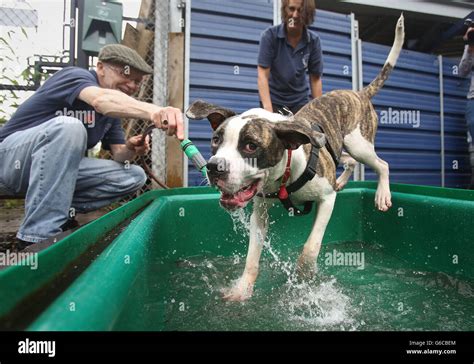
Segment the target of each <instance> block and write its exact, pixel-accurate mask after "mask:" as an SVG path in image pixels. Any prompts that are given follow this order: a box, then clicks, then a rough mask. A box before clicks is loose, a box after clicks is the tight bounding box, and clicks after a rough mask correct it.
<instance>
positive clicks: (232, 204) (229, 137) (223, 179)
mask: <svg viewBox="0 0 474 364" xmlns="http://www.w3.org/2000/svg"><path fill="white" fill-rule="evenodd" d="M186 116H187V117H188V118H189V119H204V118H207V119H208V120H209V122H210V124H211V127H212V129H213V130H214V134H213V136H212V140H211V151H212V156H211V158H210V159H209V161H208V164H207V170H208V179H209V183H210V184H211V185H213V186H217V187H218V188H219V190H220V191H221V200H220V202H221V205H222V206H223V207H225V208H227V209H229V210H233V209H237V208H242V207H245V206H246V205H247V204H248V202H249V201H250V200H252V198H253V197H254V196H255V195H256V194H257V192H258V191H259V190H261V189H262V187H263V186H264V185H265V183H266V178H267V176H268V175H269V173H268V171H269V170H270V169H271V168H274V167H276V166H280V165H281V163H280V162H281V161H282V159H283V156H284V152H285V149H298V148H299V147H300V146H301V145H302V144H307V143H311V144H313V145H314V146H316V147H318V148H321V147H322V146H324V144H325V142H326V140H325V136H324V135H323V134H321V133H318V132H316V131H314V130H312V129H311V128H310V127H308V126H307V124H305V123H301V122H298V118H297V116H296V117H293V118H289V117H285V116H282V115H279V114H274V113H270V112H268V111H265V110H263V109H251V110H249V111H246V112H245V113H243V114H241V115H237V114H236V113H235V112H234V111H232V110H229V109H226V108H223V107H220V106H216V105H212V104H209V103H207V102H204V101H195V102H194V103H193V104H192V105H191V106H190V107H189V108H188V110H187V111H186ZM282 168H284V166H282Z"/></svg>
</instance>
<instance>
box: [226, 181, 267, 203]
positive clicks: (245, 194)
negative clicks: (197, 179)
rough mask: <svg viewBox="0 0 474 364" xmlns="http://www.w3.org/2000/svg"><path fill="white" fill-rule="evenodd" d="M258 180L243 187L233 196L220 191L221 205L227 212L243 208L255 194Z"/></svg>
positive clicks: (258, 183)
mask: <svg viewBox="0 0 474 364" xmlns="http://www.w3.org/2000/svg"><path fill="white" fill-rule="evenodd" d="M259 185H260V180H256V181H254V182H252V183H251V184H249V185H246V186H244V187H243V188H241V189H240V190H238V191H237V192H236V193H234V194H230V193H226V192H224V191H221V192H222V194H221V200H220V202H221V205H222V206H223V207H224V208H226V209H228V210H235V209H239V208H243V207H245V206H246V205H247V204H248V202H249V201H250V200H251V199H252V198H253V197H254V196H255V195H256V194H257V191H258V188H259Z"/></svg>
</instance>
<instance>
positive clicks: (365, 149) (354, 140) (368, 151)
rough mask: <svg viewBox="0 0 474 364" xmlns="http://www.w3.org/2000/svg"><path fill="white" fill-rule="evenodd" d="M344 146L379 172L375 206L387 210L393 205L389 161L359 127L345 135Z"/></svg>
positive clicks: (361, 161) (358, 159) (353, 155)
mask: <svg viewBox="0 0 474 364" xmlns="http://www.w3.org/2000/svg"><path fill="white" fill-rule="evenodd" d="M344 148H346V150H347V151H348V152H349V154H350V155H351V156H352V157H354V158H355V159H356V160H357V161H358V162H360V163H364V164H365V165H368V166H369V167H370V168H372V169H373V170H374V171H375V172H376V173H377V175H378V177H379V180H378V186H377V191H376V193H375V207H376V208H378V209H379V210H380V211H387V210H388V209H389V208H390V207H391V206H392V201H391V194H390V184H389V177H388V175H389V168H388V163H387V162H385V161H384V160H382V159H380V158H379V157H378V156H377V154H376V153H375V148H374V145H373V144H372V143H371V142H369V141H368V140H367V139H366V138H364V137H363V136H362V134H361V132H360V128H359V127H357V128H356V129H354V131H352V132H351V133H349V134H347V135H346V136H345V137H344Z"/></svg>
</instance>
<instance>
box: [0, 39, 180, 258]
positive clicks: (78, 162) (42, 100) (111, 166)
mask: <svg viewBox="0 0 474 364" xmlns="http://www.w3.org/2000/svg"><path fill="white" fill-rule="evenodd" d="M152 72H153V70H152V69H151V67H150V66H149V65H148V64H147V63H146V62H145V61H144V60H143V59H142V58H141V57H140V55H139V54H138V53H137V52H135V51H134V50H132V49H130V48H128V47H125V46H123V45H119V44H113V45H107V46H105V47H103V48H102V49H101V51H100V53H99V61H98V63H97V70H96V71H88V70H85V69H82V68H79V67H67V68H64V69H62V70H60V71H58V72H56V73H55V74H54V75H53V76H52V77H50V78H49V79H48V80H46V82H45V83H44V84H43V85H42V86H41V87H40V88H39V89H38V90H37V91H36V92H35V93H34V94H33V95H32V96H31V97H30V98H29V99H27V100H26V101H25V102H24V103H23V104H22V105H21V106H20V107H19V108H18V110H17V111H16V112H15V114H14V115H13V116H12V118H11V119H10V120H9V121H8V122H7V123H6V124H5V126H4V127H2V128H1V129H0V184H1V185H3V186H4V187H6V188H7V189H8V190H9V191H10V192H11V193H13V194H25V195H26V199H25V217H24V219H23V221H22V224H21V226H20V229H19V231H18V233H17V238H18V240H19V241H18V242H17V246H18V247H19V248H20V249H21V247H26V246H28V245H31V244H32V243H38V242H41V241H43V240H46V239H48V238H50V237H52V236H55V235H57V234H59V233H61V232H62V231H65V230H67V229H68V228H70V227H71V224H69V222H68V216H69V209H70V208H71V207H72V208H74V209H75V210H77V211H78V212H87V211H92V210H96V209H98V208H100V207H103V206H106V205H108V204H110V203H112V202H113V201H116V200H118V199H120V198H122V197H124V196H126V195H128V194H131V193H134V192H135V191H137V190H138V189H139V188H140V187H141V186H142V185H143V184H144V183H145V181H146V176H145V173H144V172H143V170H142V169H141V168H140V167H138V166H135V165H132V164H130V163H129V162H131V161H132V160H133V159H134V158H135V156H137V155H143V154H146V153H147V152H148V150H149V144H148V141H145V143H144V145H142V144H141V136H133V137H131V138H129V139H128V140H125V133H124V130H123V129H122V126H121V122H120V119H119V118H121V117H130V118H140V119H146V120H150V122H151V123H153V124H154V125H155V126H156V127H158V128H161V129H163V130H166V131H167V133H168V135H176V136H177V138H178V139H181V140H182V139H183V138H184V129H183V118H182V113H181V110H179V109H176V108H174V107H161V106H156V105H153V104H150V103H146V102H141V101H137V100H135V99H134V98H132V97H131V95H133V94H134V93H135V92H136V91H137V90H138V89H139V86H140V83H141V81H142V79H143V76H145V75H146V74H151V73H152ZM99 141H101V142H102V145H103V147H104V148H105V149H109V150H110V151H111V153H112V157H113V160H101V159H94V158H86V157H85V153H86V150H87V149H89V148H91V147H93V146H94V145H96V144H97V143H98V142H99Z"/></svg>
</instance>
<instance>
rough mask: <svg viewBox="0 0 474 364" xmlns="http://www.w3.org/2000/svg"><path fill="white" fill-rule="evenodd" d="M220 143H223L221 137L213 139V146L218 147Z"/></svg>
mask: <svg viewBox="0 0 474 364" xmlns="http://www.w3.org/2000/svg"><path fill="white" fill-rule="evenodd" d="M220 142H221V137H220V136H218V135H216V136H213V137H212V144H213V145H217V144H219V143H220Z"/></svg>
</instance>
